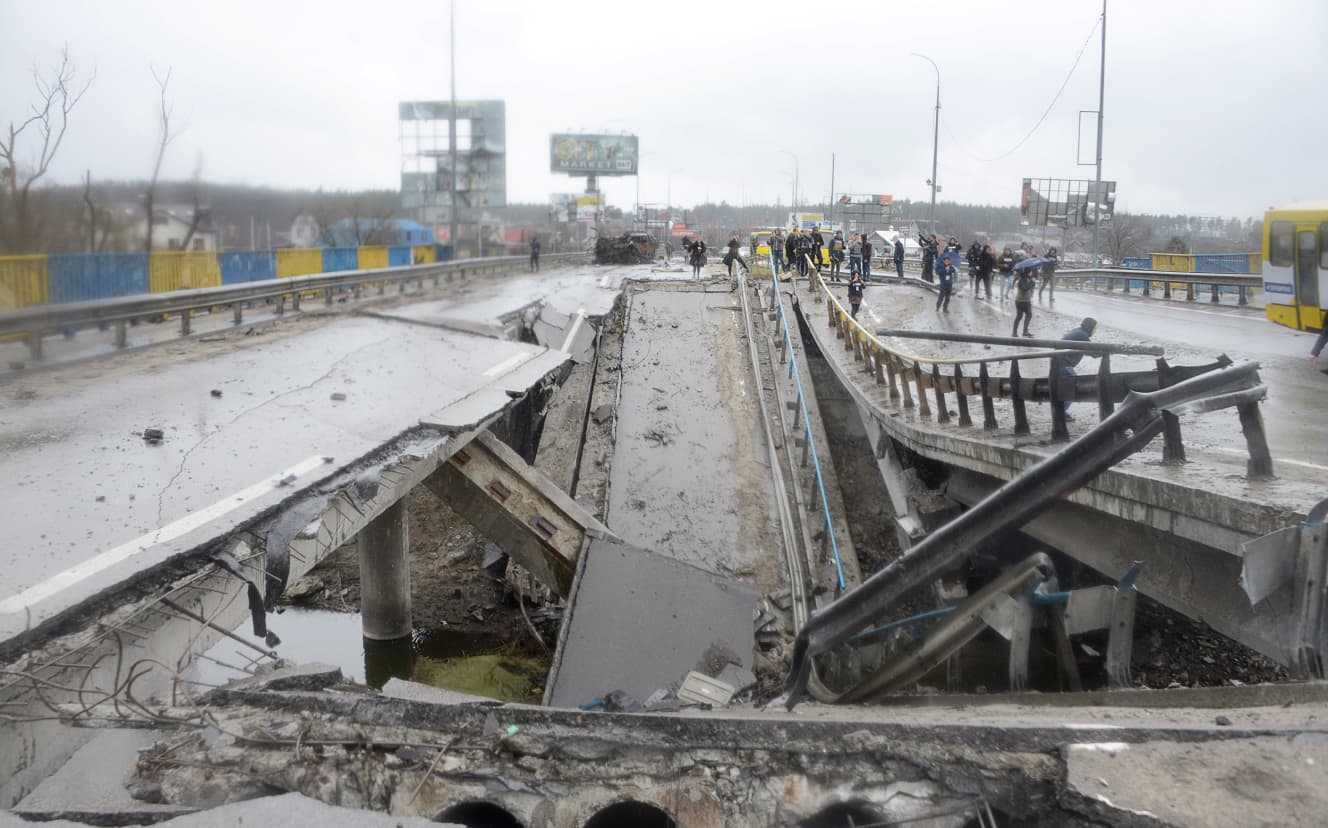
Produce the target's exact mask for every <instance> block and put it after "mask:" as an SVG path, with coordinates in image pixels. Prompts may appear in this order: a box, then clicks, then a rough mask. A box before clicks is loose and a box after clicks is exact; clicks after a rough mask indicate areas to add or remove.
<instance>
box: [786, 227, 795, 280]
mask: <svg viewBox="0 0 1328 828" xmlns="http://www.w3.org/2000/svg"><path fill="white" fill-rule="evenodd" d="M797 260H798V228H796V227H795V228H793V229H792V230H790V231H789V234H788V236H786V237H785V238H784V272H785V273H788V272H789V271H790V270H792V269H793V266H794V265H795V264H797Z"/></svg>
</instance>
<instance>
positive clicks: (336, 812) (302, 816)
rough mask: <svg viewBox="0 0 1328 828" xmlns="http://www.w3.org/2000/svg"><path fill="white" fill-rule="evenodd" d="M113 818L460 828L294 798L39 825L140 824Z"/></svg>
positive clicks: (2, 826)
mask: <svg viewBox="0 0 1328 828" xmlns="http://www.w3.org/2000/svg"><path fill="white" fill-rule="evenodd" d="M117 813H119V814H122V815H124V816H129V815H131V814H142V815H145V816H148V817H149V820H148V821H149V822H151V823H153V824H156V825H164V826H167V828H235V826H237V825H317V826H319V828H426V826H427V828H438V826H439V825H440V824H442V825H452V826H453V828H461V826H458V825H456V824H455V823H438V822H434V821H433V820H430V819H425V818H423V817H408V816H395V815H392V814H385V813H377V812H374V811H366V810H359V809H354V808H338V807H336V806H335V805H327V804H324V803H322V802H319V801H318V800H316V799H311V798H309V797H307V796H304V795H302V794H298V793H288V794H281V795H280V796H265V797H260V798H258V799H250V800H246V801H244V802H232V803H230V804H228V805H221V806H219V807H216V808H210V809H208V810H206V811H195V810H193V809H192V808H180V807H174V806H168V805H149V804H146V803H137V804H135V805H134V806H133V807H132V809H126V810H125V811H120V812H106V813H103V814H96V813H95V812H84V811H70V812H66V814H67V816H68V817H69V818H71V819H76V820H78V821H77V822H65V821H63V819H61V817H62V816H63V814H61V813H52V812H44V813H43V814H42V816H45V815H47V814H50V815H51V816H54V817H56V818H57V819H59V820H60V821H56V822H47V821H45V820H44V819H43V820H42V823H43V824H45V825H50V826H55V828H59V826H67V828H84V827H85V826H86V825H87V824H88V823H87V821H85V820H84V819H83V818H84V817H92V818H97V817H100V818H105V819H106V821H104V822H103V821H96V822H92V824H94V825H140V824H144V823H143V822H138V821H135V822H126V821H111V820H112V819H114V817H115V816H116V814H117ZM163 814H182V815H181V816H177V817H175V818H174V819H168V820H166V821H165V822H161V821H159V820H160V819H161V816H162V815H163ZM34 816H36V815H34ZM31 824H32V823H30V822H27V821H25V820H23V819H20V818H18V817H7V816H5V815H4V814H3V813H0V828H11V826H12V828H19V826H28V825H31Z"/></svg>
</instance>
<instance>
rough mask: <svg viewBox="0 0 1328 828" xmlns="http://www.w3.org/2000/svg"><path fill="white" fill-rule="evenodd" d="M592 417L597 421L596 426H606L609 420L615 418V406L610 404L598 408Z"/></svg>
mask: <svg viewBox="0 0 1328 828" xmlns="http://www.w3.org/2000/svg"><path fill="white" fill-rule="evenodd" d="M590 416H591V417H593V418H594V419H595V424H596V425H604V424H605V423H606V422H608V421H609V418H610V417H612V416H613V406H612V405H609V404H608V403H604V404H603V405H600V406H597V407H596V408H595V410H594V411H592V412H591V413H590Z"/></svg>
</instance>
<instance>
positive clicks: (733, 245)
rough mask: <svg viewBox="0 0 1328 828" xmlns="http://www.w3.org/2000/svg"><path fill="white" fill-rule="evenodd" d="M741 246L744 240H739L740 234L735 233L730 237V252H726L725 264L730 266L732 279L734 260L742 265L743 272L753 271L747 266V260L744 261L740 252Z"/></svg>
mask: <svg viewBox="0 0 1328 828" xmlns="http://www.w3.org/2000/svg"><path fill="white" fill-rule="evenodd" d="M741 248H742V242H740V241H738V234H737V233H734V234H733V237H732V238H730V239H729V252H727V253H725V254H724V264H725V265H727V266H728V269H729V278H730V279H732V278H733V263H734V262H737V263H738V264H740V265H742V272H743V273H751V272H752V269H751V268H750V267H748V266H747V262H745V261H743V259H742V255H741V254H740V253H739V252H738V251H739V250H740V249H741Z"/></svg>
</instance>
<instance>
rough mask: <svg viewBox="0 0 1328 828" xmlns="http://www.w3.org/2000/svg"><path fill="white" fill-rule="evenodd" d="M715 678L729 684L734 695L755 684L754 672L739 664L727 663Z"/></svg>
mask: <svg viewBox="0 0 1328 828" xmlns="http://www.w3.org/2000/svg"><path fill="white" fill-rule="evenodd" d="M715 678H716V680H718V681H722V682H724V683H725V684H727V685H729V686H731V687H732V688H733V692H734V695H737V694H739V693H742V692H744V691H747V690H750V689H751V688H753V687H755V686H756V674H755V673H753V672H752V671H751V670H748V669H747V668H746V667H743V666H742V665H741V664H729V665H728V666H726V667H725V668H724V669H723V670H720V671H719V675H717V676H715Z"/></svg>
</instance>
